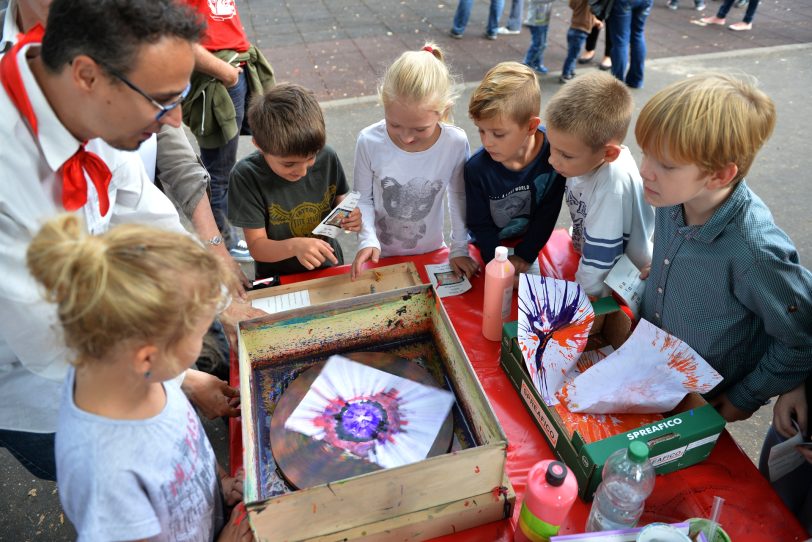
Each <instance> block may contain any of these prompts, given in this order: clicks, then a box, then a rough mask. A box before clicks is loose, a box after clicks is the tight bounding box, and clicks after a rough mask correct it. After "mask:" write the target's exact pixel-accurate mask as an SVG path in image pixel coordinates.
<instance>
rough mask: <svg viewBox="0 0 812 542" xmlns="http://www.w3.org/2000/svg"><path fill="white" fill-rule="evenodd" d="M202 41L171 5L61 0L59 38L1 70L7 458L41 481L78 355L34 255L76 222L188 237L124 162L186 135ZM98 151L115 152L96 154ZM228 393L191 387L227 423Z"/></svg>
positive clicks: (0, 302) (25, 41)
mask: <svg viewBox="0 0 812 542" xmlns="http://www.w3.org/2000/svg"><path fill="white" fill-rule="evenodd" d="M87 29H93V30H94V31H93V32H88V31H87ZM200 31H201V26H200V24H199V23H198V21H197V19H196V18H195V16H194V14H193V13H191V12H190V11H189V10H187V9H185V8H183V7H181V6H178V5H176V4H175V3H174V2H172V0H130V1H126V2H121V1H119V2H110V1H104V0H101V1H100V0H56V1H54V2H53V4H52V5H51V7H50V13H49V16H48V29H47V31H46V32H43V31H42V28H41V27H39V26H37V27H34V29H32V30H31V31H30V32H29V33H27V34H26V35H25V36H22V37H21V39H20V41H19V42H18V43H17V44H16V45H14V46H13V47H11V48H10V50H9V51H8V52H7V53H6V54H5V55H3V56H2V58H0V82H1V83H2V88H0V141H2V142H3V144H2V145H0V246H2V249H1V250H0V272H2V274H3V278H4V280H3V281H2V282H0V446H3V447H6V448H7V449H8V450H9V451H10V452H11V453H12V454H13V455H14V456H15V457H17V458H18V459H19V460H20V461H21V462H22V463H23V465H25V466H26V468H28V469H29V470H30V471H31V472H32V473H33V474H35V475H36V476H39V477H41V478H46V479H54V478H55V472H54V458H53V432H54V429H55V427H56V413H57V409H58V406H59V402H60V399H59V398H60V396H61V385H62V384H61V381H62V379H63V377H64V375H65V373H66V369H67V363H66V362H67V361H69V359H70V353H69V352H67V351H66V350H65V348H64V346H62V341H61V338H60V336H59V334H58V332H57V331H56V330H57V329H58V325H57V318H56V313H55V309H54V306H53V305H51V304H49V303H45V302H44V301H43V300H42V296H41V292H40V291H39V289H38V288H37V287H36V285H35V284H34V281H33V279H32V278H31V277H30V275H29V274H28V272H27V269H26V265H25V251H26V248H27V246H28V243H29V242H30V240H31V238H32V236H33V235H34V234H35V233H36V232H37V231H38V229H39V227H40V225H41V224H42V223H43V222H44V221H45V220H46V219H47V218H49V217H51V216H53V215H54V214H57V213H60V212H64V211H65V210H68V211H76V212H78V213H79V214H80V215H82V217H83V219H84V221H85V223H86V225H87V228H88V230H89V231H90V232H92V233H99V232H102V231H105V230H106V229H107V228H109V227H110V226H112V225H115V224H118V223H123V222H145V223H150V224H154V225H158V226H162V227H166V228H168V229H175V230H180V229H182V226H181V225H180V223H179V221H178V216H177V212H176V211H175V209H174V207H173V206H172V204H171V203H170V202H169V200H167V199H166V197H165V196H164V195H163V194H161V193H160V192H159V191H158V190H157V189H156V188H155V187H154V186H153V185H152V184H151V183H150V182H149V180H148V179H146V177H145V174H144V168H143V166H142V165H141V163H140V161H139V160H140V159H139V157H138V155H137V154H135V153H126V152H119V151H118V150H116V149H121V150H134V149H137V148H138V147H139V146H140V145H141V143H142V142H143V141H145V140H146V139H148V138H150V137H152V135H153V134H154V133H156V132H157V131H158V130H159V129H160V128H161V127H162V126H164V125H170V126H174V127H176V128H177V127H179V126H180V108H179V107H177V106H178V104H179V103H180V101H181V100H182V99H183V94H184V92H186V91H187V89H188V85H189V76H190V74H191V72H192V68H193V65H194V52H193V47H194V44H195V43H196V41H197V39H198V37H199V34H200ZM4 34H5V30H4ZM122 78H126V80H127V83H124V82H123V79H122ZM145 98H146V99H145ZM94 138H101V139H103V140H104V141H105V142H106V143H108V144H109V146H104V145H99V144H98V143H97V142H93V141H91V143H90V144H88V145H87V148H86V146H85V142H86V141H88V140H93V139H94ZM179 279H180V277H179ZM226 388H227V385H226V384H225V383H223V382H221V381H219V380H216V379H214V380H210V379H208V378H206V375H201V374H200V373H199V372H197V371H193V372H190V373H189V374H188V375H187V378H186V380H185V381H184V389H185V390H186V391H187V394H189V395H190V397H191V398H192V399H193V400H194V401H195V403H196V404H197V405H198V406H200V407H201V408H203V409H204V411H205V410H206V409H208V411H209V412H210V413H215V412H217V413H218V414H217V415H223V414H227V413H234V412H233V411H234V409H233V408H232V407H230V406H229V404H228V399H227V397H226V396H225V395H224V394H225V392H226Z"/></svg>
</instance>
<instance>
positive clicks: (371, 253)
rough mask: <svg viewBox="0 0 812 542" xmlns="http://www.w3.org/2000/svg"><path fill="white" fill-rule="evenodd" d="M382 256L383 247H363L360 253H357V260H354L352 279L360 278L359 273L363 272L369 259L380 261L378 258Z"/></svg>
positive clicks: (374, 261) (375, 261)
mask: <svg viewBox="0 0 812 542" xmlns="http://www.w3.org/2000/svg"><path fill="white" fill-rule="evenodd" d="M380 256H381V249H379V248H375V247H367V248H362V249H361V250H359V251H358V254H356V255H355V260H354V261H353V262H352V273H351V274H350V280H355V279H357V278H358V275H360V274H361V271H363V269H364V264H365V263H366V262H367V260H372V262H373V263H378V258H380Z"/></svg>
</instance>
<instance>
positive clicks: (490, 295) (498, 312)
mask: <svg viewBox="0 0 812 542" xmlns="http://www.w3.org/2000/svg"><path fill="white" fill-rule="evenodd" d="M513 272H514V268H513V264H512V263H510V261H509V260H508V259H507V249H506V248H505V247H496V251H495V255H494V258H493V260H491V261H490V262H488V265H486V266H485V295H484V301H483V303H482V334H483V335H484V336H485V338H486V339H488V340H490V341H499V340H501V339H502V324H503V323H504V322H505V321H506V320H507V319H508V316H509V315H510V303H511V301H512V300H513Z"/></svg>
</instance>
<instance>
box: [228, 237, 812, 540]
mask: <svg viewBox="0 0 812 542" xmlns="http://www.w3.org/2000/svg"><path fill="white" fill-rule="evenodd" d="M471 256H472V257H474V258H475V259H476V260H477V261H481V260H479V254H478V252H477V251H476V249H475V248H473V247H472V248H471ZM447 258H448V251H447V250H438V251H435V252H431V253H428V254H421V255H419V256H406V257H395V258H387V259H385V260H381V261H380V263H379V264H377V266H384V265H392V264H396V263H401V262H407V261H412V262H413V263H414V264H415V266H416V267H417V270H418V272H419V273H420V276H421V278H422V279H423V280H424V281H425V282H427V283H428V282H429V280H428V278H427V275H426V270H425V267H424V266H425V265H426V264H437V263H444V262H446V261H447ZM577 261H578V260H577V254H575V253H574V251H573V249H572V243H571V241H570V238H569V235H567V232H566V231H564V230H556V231H555V232H553V236H552V237H551V239H550V241H548V243H547V245H546V246H545V248H544V250H543V251H542V252H541V254H540V257H539V264H540V268H541V272H542V274H544V275H548V276H557V277H568V278H570V280H572V277H573V276H574V274H575V268H576V266H577ZM348 272H349V266H341V267H333V268H329V269H324V270H320V271H313V272H310V273H303V274H299V275H291V276H288V277H284V278H283V280H282V282H283V283H284V284H290V283H292V282H299V281H302V280H309V279H314V278H319V277H325V276H330V275H337V274H341V273H348ZM484 282H485V280H484V275H483V274H480V275H479V276H476V277H474V278H473V279H472V280H471V284H472V286H473V288H472V289H471V290H470V291H468V292H466V293H465V294H463V295H460V296H454V297H447V298H445V299H443V300H442V302H443V305H444V306H445V309H446V311H447V312H448V315H449V317H450V318H451V321H452V323H453V325H454V329H455V331H456V332H457V335H458V336H459V338H460V341H461V342H462V345H463V348H464V349H465V352H466V354H467V355H468V359H469V360H470V361H471V364H472V365H473V367H474V370H475V371H476V374H477V376H478V377H479V381H480V382H481V383H482V387H483V388H484V389H485V393H486V394H487V396H488V398H489V399H490V402H491V404H492V405H493V409H494V411H495V412H496V416H497V417H498V418H499V422H500V423H501V424H502V428H503V429H504V432H505V434H506V435H507V438H508V450H507V462H506V466H505V469H506V471H507V474H508V477H509V478H510V482H511V484H512V485H513V489H514V490H515V491H516V506H515V509H514V513H513V517H512V518H511V519H510V520H504V521H498V522H493V523H488V524H486V525H481V526H479V527H476V528H473V529H468V530H465V531H461V532H459V533H455V534H452V535H447V536H443V537H440V538H437V539H435V541H436V542H502V541H504V542H509V541H511V540H513V531H514V528H515V525H516V521H517V520H518V514H519V509H520V505H521V501H522V498H523V496H524V491H525V482H526V478H527V472H528V471H529V470H530V468H531V467H532V466H533V465H534V464H535V463H536V462H537V461H540V460H542V459H551V458H554V457H555V456H554V454H553V452H552V450H550V447H549V445H548V444H547V442H546V441H545V440H544V437H543V436H542V435H541V433H540V431H539V430H538V428H537V427H536V426H535V425H534V424H533V421H532V419H531V418H530V415H529V414H528V412H527V410H525V407H524V404H523V403H522V402H521V399H520V398H519V396H518V394H517V393H516V391H515V389H514V388H513V386H512V385H511V384H510V381H509V380H508V377H507V376H506V375H505V373H504V371H503V370H502V369H501V367H500V366H499V348H500V343H499V342H492V341H489V340H487V339H485V338H484V337H483V336H482V332H481V324H482V293H483V288H484ZM511 310H512V312H511V314H513V315H514V316H515V315H516V314H518V309H517V301H516V297H515V296H514V300H513V307H512V309H511ZM238 371H239V370H238V363H237V361H236V360H235V359H232V363H231V380H232V382H231V384H232V385H235V386H237V385H238V384H239V372H238ZM230 451H231V469H232V472H234V471H236V470H237V469H238V468H239V467H240V466H242V429H241V426H240V420H239V419H238V418H237V419H232V420H231V422H230ZM714 495H719V496H720V497H723V498H724V499H725V505H724V508H723V510H722V515H721V518H720V523H721V525H722V527H723V528H724V529H725V531H727V533H728V534H729V535H730V537H731V539H732V540H733V541H735V542H750V541H752V542H762V541H763V542H777V541H781V542H789V541H796V540H806V539H807V535H806V531H805V530H804V529H803V527H801V525H800V523H799V522H798V521H797V519H796V518H795V516H793V515H792V513H791V512H790V511H789V510H788V509H787V508H786V507H785V506H784V504H783V503H782V502H781V500H780V498H779V497H778V495H777V494H776V493H775V492H774V491H773V489H772V487H770V484H769V483H768V482H767V481H766V480H765V479H764V478H763V477H762V476H761V474H760V473H759V472H758V470H757V469H756V467H755V466H754V465H753V463H752V462H751V461H750V459H749V458H748V457H747V455H746V454H745V453H744V452H743V451H742V450H741V448H739V447H738V445H737V444H736V443H735V441H734V440H733V439H732V438H731V437H730V435H729V434H728V432H727V431H723V432H722V435H721V436H720V438H719V440H718V441H717V443H716V446H715V447H714V449H713V452H712V453H711V455H710V456H709V457H708V459H706V460H705V461H703V462H702V463H699V464H698V465H694V466H692V467H688V468H685V469H682V470H680V471H677V472H673V473H670V474H666V475H661V476H657V480H656V483H655V486H654V492H653V493H652V494H651V496H650V497H649V498H648V500H647V501H646V508H645V512H644V513H643V517H642V518H641V520H640V524H641V525H642V524H646V523H650V522H654V521H662V522H667V523H675V522H680V521H684V520H685V519H687V518H692V517H708V516H709V515H710V511H711V506H712V503H713V497H714ZM589 507H590V503H585V502H583V501H582V500H580V499H576V501H575V506H574V507H573V509H572V511H571V512H570V514H569V516H568V518H567V520H566V522H565V523H564V524H563V525H562V526H561V531H560V534H567V533H577V532H582V531H583V527H584V525H585V524H586V518H587V515H588V514H589Z"/></svg>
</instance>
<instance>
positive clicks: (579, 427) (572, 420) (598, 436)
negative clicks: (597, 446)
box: [555, 387, 663, 444]
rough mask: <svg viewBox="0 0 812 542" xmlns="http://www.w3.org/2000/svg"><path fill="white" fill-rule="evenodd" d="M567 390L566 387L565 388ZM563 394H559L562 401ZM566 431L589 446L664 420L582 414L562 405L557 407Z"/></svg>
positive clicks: (645, 417) (652, 415)
mask: <svg viewBox="0 0 812 542" xmlns="http://www.w3.org/2000/svg"><path fill="white" fill-rule="evenodd" d="M565 389H566V387H565ZM562 395H563V393H559V394H558V398H559V400H562V397H561V396H562ZM555 410H556V412H557V413H558V415H559V416H560V417H561V421H562V423H563V425H564V429H565V430H566V431H567V433H568V435H569V436H570V437H572V435H574V434H575V433H576V432H577V433H578V434H579V435H581V438H582V439H584V442H586V443H587V444H589V443H592V442H597V441H599V440H602V439H605V438H608V437H612V436H614V435H618V434H620V433H626V432H628V431H632V430H634V429H637V428H638V427H640V426H641V425H647V424H650V423H654V422H657V421H660V420H662V419H663V417H662V415H661V414H582V413H576V412H570V411H569V410H568V409H567V407H566V406H564V404H563V400H562V403H559V404H557V405H555Z"/></svg>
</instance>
